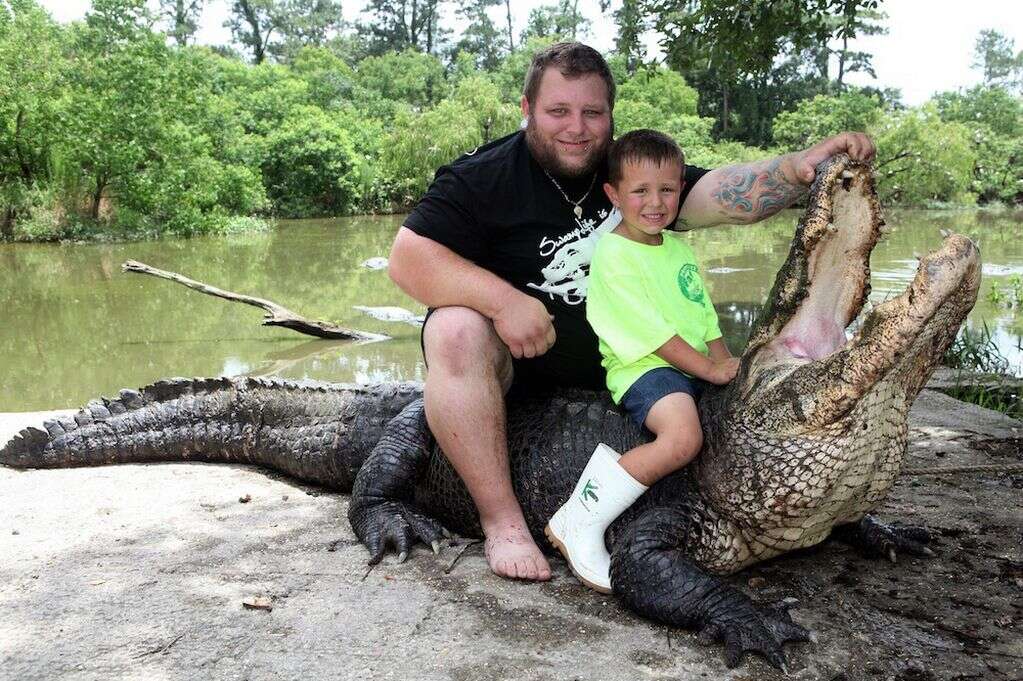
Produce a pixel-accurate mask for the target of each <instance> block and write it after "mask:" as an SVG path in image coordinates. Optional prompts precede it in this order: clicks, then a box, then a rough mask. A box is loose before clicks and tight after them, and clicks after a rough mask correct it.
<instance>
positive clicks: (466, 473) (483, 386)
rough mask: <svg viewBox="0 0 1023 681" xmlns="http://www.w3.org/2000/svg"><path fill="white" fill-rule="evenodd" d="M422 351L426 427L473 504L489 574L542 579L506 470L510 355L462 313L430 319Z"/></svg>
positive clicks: (477, 318) (485, 326)
mask: <svg viewBox="0 0 1023 681" xmlns="http://www.w3.org/2000/svg"><path fill="white" fill-rule="evenodd" d="M423 345H424V346H425V348H426V362H427V364H428V365H429V369H428V372H427V376H426V387H425V389H424V401H425V405H426V420H427V423H429V424H430V430H431V431H432V432H433V435H434V437H435V438H436V439H437V443H438V444H439V445H440V447H441V449H442V450H443V451H444V454H445V455H446V456H447V458H448V460H449V461H450V462H451V464H452V466H454V468H455V471H457V472H458V475H459V476H460V477H461V478H462V481H463V482H465V486H466V487H467V488H468V489H469V494H471V495H472V498H473V501H475V502H476V508H477V510H479V514H480V524H481V525H482V527H483V533H484V534H485V535H486V544H485V551H486V556H487V563H489V564H490V569H491V570H493V571H494V573H495V574H497V575H500V576H501V577H511V578H515V579H534V580H547V579H550V578H551V569H550V565H548V564H547V559H546V558H544V556H543V553H541V552H540V549H539V547H537V545H536V542H534V541H533V537H532V536H531V535H530V534H529V529H528V528H527V527H526V520H525V518H524V517H523V516H522V508H521V507H520V506H519V502H518V500H517V499H516V498H515V493H514V492H513V491H512V484H511V473H510V471H509V468H508V441H507V434H506V431H505V404H504V393H505V392H506V391H507V389H508V387H509V386H510V385H511V379H512V365H511V354H510V353H509V352H508V349H507V348H506V347H505V346H504V344H503V343H502V342H501V339H500V338H498V336H497V334H496V333H495V332H494V327H493V324H491V322H490V320H489V319H487V318H486V317H484V316H483V315H481V314H479V313H478V312H476V311H475V310H470V309H469V308H465V307H445V308H440V309H438V310H437V311H436V312H434V313H433V314H432V315H431V316H430V319H429V321H428V322H427V324H426V328H425V329H424V331H423Z"/></svg>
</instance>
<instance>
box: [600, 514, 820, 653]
mask: <svg viewBox="0 0 1023 681" xmlns="http://www.w3.org/2000/svg"><path fill="white" fill-rule="evenodd" d="M687 528H688V529H687ZM690 531H691V532H699V531H700V530H699V528H698V527H695V526H694V523H693V520H692V518H691V517H690V516H689V515H687V514H685V513H683V512H682V511H680V510H678V509H671V508H665V507H652V508H649V509H647V510H646V511H644V512H643V513H641V514H640V515H639V516H638V517H637V518H636V519H635V520H633V521H632V522H631V523H630V524H629V525H628V526H627V527H625V528H623V529H622V531H621V532H619V533H616V536H615V537H614V540H613V541H614V545H613V549H612V554H611V586H612V589H613V590H614V593H615V594H616V595H617V596H618V597H619V598H621V599H622V600H623V601H624V602H625V604H626V605H628V607H629V608H631V609H632V610H634V611H635V612H637V613H639V614H640V615H643V616H645V617H650V618H652V619H656V620H659V621H661V622H664V623H666V624H670V625H674V626H678V627H683V628H686V629H695V630H697V631H698V632H699V638H700V641H701V642H702V643H705V644H710V643H715V642H721V641H723V642H724V646H725V664H726V665H727V666H728V667H729V668H732V667H736V666H737V665H738V664H739V663H740V662H741V661H742V658H743V655H745V654H746V653H747V652H753V653H759V654H760V655H762V656H763V657H764V658H766V659H767V661H768V662H769V663H770V664H772V665H773V666H775V667H777V668H779V669H782V670H784V669H785V653H784V651H783V647H784V644H785V643H787V642H789V641H808V640H810V633H809V632H808V631H807V630H806V629H804V628H803V627H801V626H800V625H798V624H796V623H794V622H793V621H792V617H791V616H790V615H789V613H788V606H786V605H781V604H779V605H763V604H759V603H756V602H754V601H753V600H752V599H750V598H749V597H748V596H746V595H745V594H743V593H742V592H741V591H739V590H738V589H736V588H734V587H732V586H730V585H728V584H726V583H725V582H724V581H722V580H721V579H719V578H718V577H715V576H713V575H711V574H708V573H706V572H704V571H703V570H701V569H700V568H699V567H697V566H696V565H695V564H694V563H693V562H692V561H691V560H690V559H689V558H688V557H687V555H686V553H685V552H684V549H683V546H684V545H685V543H686V540H687V538H686V534H687V533H688V532H690Z"/></svg>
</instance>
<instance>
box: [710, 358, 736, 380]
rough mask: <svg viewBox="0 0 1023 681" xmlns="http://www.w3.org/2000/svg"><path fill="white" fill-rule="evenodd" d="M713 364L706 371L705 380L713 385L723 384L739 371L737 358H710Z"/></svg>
mask: <svg viewBox="0 0 1023 681" xmlns="http://www.w3.org/2000/svg"><path fill="white" fill-rule="evenodd" d="M711 361H712V362H713V365H712V366H711V368H710V371H708V372H707V382H709V383H713V384H714V385H724V384H726V383H728V382H729V381H731V380H732V379H733V378H735V374H736V373H737V372H738V371H739V358H738V357H728V358H725V359H717V360H715V359H712V360H711Z"/></svg>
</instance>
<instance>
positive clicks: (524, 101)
mask: <svg viewBox="0 0 1023 681" xmlns="http://www.w3.org/2000/svg"><path fill="white" fill-rule="evenodd" d="M519 106H521V107H522V115H523V116H525V117H526V118H529V100H528V99H526V96H525V95H522V101H521V102H519Z"/></svg>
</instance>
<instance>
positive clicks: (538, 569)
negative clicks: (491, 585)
mask: <svg viewBox="0 0 1023 681" xmlns="http://www.w3.org/2000/svg"><path fill="white" fill-rule="evenodd" d="M486 534H487V541H486V542H485V543H484V544H483V552H484V554H485V555H486V557H487V563H488V564H489V565H490V569H491V570H493V571H494V574H496V575H497V576H498V577H506V578H508V579H527V580H533V581H540V582H545V581H547V580H548V579H550V578H551V566H550V565H548V564H547V559H546V558H544V556H543V553H541V552H540V548H539V547H538V546H537V545H536V542H534V541H533V537H532V536H530V534H529V531H528V530H526V529H525V528H524V527H521V526H517V527H516V526H512V527H504V528H500V529H497V530H494V529H492V530H491V531H490V532H487V533H486Z"/></svg>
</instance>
